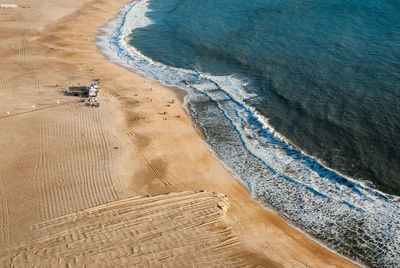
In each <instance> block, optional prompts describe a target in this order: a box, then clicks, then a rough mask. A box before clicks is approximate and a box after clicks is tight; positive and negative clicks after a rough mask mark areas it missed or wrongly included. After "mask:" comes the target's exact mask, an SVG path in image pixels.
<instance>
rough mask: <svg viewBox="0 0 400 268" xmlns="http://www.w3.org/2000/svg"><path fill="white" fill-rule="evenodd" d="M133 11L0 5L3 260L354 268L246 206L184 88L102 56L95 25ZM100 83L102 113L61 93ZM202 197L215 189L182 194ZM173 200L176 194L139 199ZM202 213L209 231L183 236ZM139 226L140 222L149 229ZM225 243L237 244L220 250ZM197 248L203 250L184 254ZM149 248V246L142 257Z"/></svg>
mask: <svg viewBox="0 0 400 268" xmlns="http://www.w3.org/2000/svg"><path fill="white" fill-rule="evenodd" d="M127 3H128V0H115V1H97V0H94V1H82V0H70V1H62V0H32V1H8V2H7V4H17V5H18V6H19V7H18V8H0V148H1V151H0V163H1V164H0V249H2V250H3V251H2V252H3V253H2V254H1V255H0V257H2V258H1V261H4V262H5V263H10V262H11V261H12V260H11V256H19V257H17V258H15V259H13V260H15V261H18V264H20V265H22V266H24V265H23V263H24V264H25V265H27V266H30V265H28V264H27V263H29V264H32V263H36V264H38V266H42V267H43V266H46V265H40V263H41V262H43V264H47V265H50V266H52V265H54V264H56V263H57V262H58V263H59V265H61V264H65V263H67V262H68V263H69V264H72V265H73V264H75V265H77V266H79V265H82V262H85V260H86V261H88V262H89V263H91V264H93V262H92V260H93V256H98V257H99V256H100V255H99V254H103V253H104V252H107V253H104V254H105V255H101V256H102V257H101V258H105V259H107V260H110V264H115V263H118V261H119V260H120V261H121V263H122V262H126V263H128V262H129V263H130V264H132V263H135V264H137V265H139V266H140V265H154V266H158V265H159V264H160V261H161V262H162V263H166V264H168V266H171V267H173V266H181V267H182V266H184V267H187V266H190V265H194V264H195V263H196V262H197V263H198V264H199V265H200V266H208V264H209V265H211V264H213V265H217V266H218V264H221V265H222V264H223V263H225V264H226V265H227V266H238V265H239V264H240V265H242V264H243V265H244V264H248V265H250V266H256V265H262V266H265V267H283V266H284V267H352V266H355V265H354V264H352V263H350V262H349V261H347V260H345V259H343V258H342V257H340V256H338V255H336V254H334V253H332V252H330V251H329V250H327V249H325V248H324V247H322V246H320V245H319V244H317V243H315V242H314V241H312V240H310V239H309V238H307V237H306V236H305V235H304V234H302V233H301V232H299V231H297V230H296V229H294V228H293V227H291V226H289V225H288V224H287V223H286V222H285V220H283V219H282V218H281V217H280V216H278V215H276V214H274V213H272V212H270V211H268V210H266V209H264V208H262V207H261V206H260V205H259V204H258V203H256V202H255V201H253V200H251V198H250V196H249V194H248V192H247V190H246V189H244V188H243V187H242V186H241V185H240V184H239V183H238V182H237V181H235V180H234V179H233V178H232V176H231V174H230V173H229V172H228V171H227V170H226V169H225V168H224V167H223V166H222V165H221V164H220V163H219V162H218V161H217V160H216V159H215V158H214V157H213V156H212V154H211V153H210V151H209V150H208V149H207V147H206V145H205V144H204V142H203V141H202V139H201V137H200V135H199V133H198V132H197V131H196V130H195V128H194V127H193V126H192V124H191V122H190V118H189V117H188V115H187V114H186V113H185V111H184V109H183V108H182V101H181V99H180V98H179V96H178V95H177V93H176V92H174V91H171V90H170V89H168V88H165V87H163V86H161V85H159V84H158V83H156V82H153V81H148V80H146V79H144V78H143V77H141V76H139V75H137V74H133V73H132V72H130V71H128V70H126V69H124V68H122V67H119V66H116V65H115V64H112V63H110V62H109V61H107V59H106V58H105V57H104V56H103V55H102V54H101V53H100V52H98V51H97V48H96V46H95V44H94V41H95V35H96V34H97V33H98V27H99V26H102V25H104V24H105V23H106V22H107V21H108V20H110V19H111V18H112V17H113V16H115V14H117V13H118V11H119V10H120V9H121V8H122V7H123V6H124V4H127ZM93 78H99V79H100V81H101V84H100V86H101V87H102V91H101V92H100V98H99V99H100V102H101V105H100V108H90V107H85V106H84V105H83V104H82V103H78V102H77V98H76V97H70V96H64V94H63V89H64V83H65V82H69V83H75V84H77V83H78V82H79V83H81V84H87V83H89V82H90V80H91V79H93ZM57 100H58V101H59V102H60V104H58V103H57ZM171 100H175V102H174V103H173V104H170V103H169V102H170V101H171ZM168 105H169V106H168ZM33 106H34V108H33ZM7 112H9V113H10V114H9V115H8V114H7ZM164 112H165V113H164ZM198 189H202V190H206V191H208V192H209V193H201V194H199V193H196V192H187V191H192V190H198ZM171 192H181V193H176V194H171V195H161V196H158V197H157V196H156V197H141V198H133V199H132V197H135V196H143V195H152V196H155V195H159V194H164V193H171ZM213 192H220V193H223V194H226V195H227V196H228V198H229V203H230V208H229V210H228V211H227V213H226V214H225V209H226V207H227V205H223V206H222V205H220V203H221V202H223V203H224V204H225V203H226V202H227V201H226V198H225V197H221V195H219V194H213ZM182 195H184V196H185V200H184V201H182V202H180V201H179V202H178V201H177V197H179V196H182ZM199 195H201V196H202V197H201V198H199ZM178 199H179V198H178ZM149 200H150V201H149ZM151 200H158V201H157V202H156V203H154V204H153V205H152V206H151V208H148V207H146V206H144V205H143V206H144V207H140V206H139V207H138V206H137V202H142V203H146V202H152V201H151ZM221 200H222V201H221ZM111 202H117V203H111ZM174 202H175V203H176V204H175V205H171V206H170V205H168V204H173V203H174ZM120 205H122V207H123V208H126V210H124V209H123V208H120V207H119V206H120ZM96 206H100V207H96ZM217 206H218V207H217ZM116 207H117V208H116ZM89 208H90V209H89ZM139 208H140V209H139ZM221 208H222V209H221ZM88 209H89V210H88ZM147 210H148V214H146V216H145V217H146V218H145V219H144V218H141V217H144V216H143V213H147V212H146V211H147ZM121 211H122V212H121ZM177 211H178V212H177ZM124 213H126V214H124ZM199 213H200V214H199ZM67 214H68V215H67ZM63 215H67V216H63ZM61 216H63V217H61ZM161 216H162V217H164V219H160V217H161ZM57 217H61V218H57ZM196 217H200V218H201V221H204V222H209V224H205V225H204V226H203V225H201V226H199V227H196V226H195V227H193V226H191V227H185V226H186V225H185V224H183V222H184V221H187V222H191V219H192V220H193V221H196V219H197V218H196ZM55 218H57V219H55ZM169 218H170V219H171V220H167V219H169ZM52 219H55V220H52ZM180 219H181V220H182V221H183V222H182V225H177V223H179V222H180ZM135 220H138V221H140V220H143V221H144V222H142V223H141V226H140V228H139V227H137V228H136V227H135V225H134V224H133V222H134V221H135ZM189 225H190V224H189ZM174 226H177V227H176V228H175V227H174ZM161 227H162V228H163V230H164V228H165V230H168V235H166V236H165V237H163V236H159V238H157V237H151V238H148V239H147V240H140V239H138V238H137V237H136V236H135V232H138V233H141V232H145V233H146V232H148V231H149V230H150V233H151V234H158V235H159V234H160V232H157V231H156V230H157V228H161ZM115 228H117V229H118V228H120V230H121V231H120V232H116V231H115V230H116V229H115ZM94 232H95V233H96V234H94ZM162 232H163V231H161V233H162ZM191 232H193V233H191ZM224 237H225V238H224ZM34 239H36V240H34ZM224 239H226V241H234V242H232V244H230V243H228V244H229V246H227V247H224V246H223V245H225V244H224V243H225V240H224ZM188 240H194V241H197V242H196V243H199V244H196V243H194V244H193V245H191V246H188V247H185V246H183V245H185V243H187V242H188ZM37 241H40V243H42V244H40V245H41V246H38V245H37V243H36V242H37ZM96 243H98V244H96ZM142 243H143V248H145V250H143V251H135V250H136V249H138V248H140V246H141V245H142ZM146 243H147V244H146ZM148 243H150V244H152V246H150V244H148ZM157 244H158V245H157ZM174 244H176V248H179V250H178V252H179V254H177V253H176V252H177V251H174V250H176V249H174V247H173V245H174ZM94 245H96V246H94ZM196 245H197V246H199V248H201V249H202V250H199V252H201V254H200V253H198V252H197V253H196V251H194V249H195V248H197V246H196ZM180 246H181V247H180ZM131 248H134V250H133V251H132V252H131V251H130V249H131ZM77 249H79V251H77ZM106 249H109V250H106ZM128 249H129V250H128ZM162 249H168V250H165V251H163V250H162ZM211 249H215V250H211ZM222 249H224V250H222ZM146 252H147V253H148V254H150V253H149V252H151V257H148V256H147V255H146V254H147V253H146ZM166 252H167V253H168V254H167V253H166ZM174 252H175V253H174ZM163 254H164V255H163ZM165 254H166V255H165ZM170 254H172V255H173V256H175V257H174V258H171V255H170ZM185 254H186V255H187V256H188V257H185V258H183V257H182V258H180V257H179V256H184V255H185ZM196 254H199V255H198V256H197V255H196ZM78 255H79V256H78ZM190 256H192V257H190ZM75 257H76V258H75ZM99 258H100V257H99ZM169 258H171V259H169ZM21 260H22V262H20V261H21ZM151 260H154V261H155V262H154V263H152V262H151ZM111 261H112V262H111ZM131 261H132V262H131ZM191 261H193V262H192V263H191ZM201 261H206V262H209V263H208V264H207V263H206V262H205V263H204V264H203V265H201Z"/></svg>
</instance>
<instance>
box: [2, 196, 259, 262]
mask: <svg viewBox="0 0 400 268" xmlns="http://www.w3.org/2000/svg"><path fill="white" fill-rule="evenodd" d="M228 207H229V204H228V202H227V198H226V197H225V196H224V195H221V194H217V193H209V192H203V191H197V192H196V191H194V192H193V191H191V192H180V193H172V194H166V195H159V196H153V197H136V198H128V199H124V200H120V201H117V202H113V203H108V204H105V205H101V206H97V207H94V208H90V209H86V210H83V211H79V212H75V213H72V214H68V215H65V216H61V217H58V218H55V219H51V220H49V221H46V222H43V223H40V224H37V225H36V226H35V227H34V233H35V238H34V240H33V241H31V242H28V243H26V244H24V245H21V246H19V247H18V248H11V249H8V250H5V251H3V252H1V254H0V255H1V256H3V257H0V264H2V265H4V266H18V265H20V264H25V265H26V264H29V265H32V266H35V265H38V266H49V265H50V266H51V265H52V264H57V265H58V266H64V267H83V266H85V265H89V266H93V267H98V266H99V265H101V266H107V267H110V266H125V265H126V266H130V267H132V266H133V267H136V266H139V267H161V266H163V267H177V266H179V267H199V266H202V267H250V264H251V263H249V262H248V260H249V259H246V258H245V253H244V252H243V251H242V249H241V246H240V241H239V239H238V238H237V237H236V236H235V235H234V234H233V232H232V228H231V227H230V226H226V225H224V224H223V223H222V221H221V220H222V218H223V217H225V213H226V211H227V209H228ZM254 266H255V265H254V264H253V265H252V267H254Z"/></svg>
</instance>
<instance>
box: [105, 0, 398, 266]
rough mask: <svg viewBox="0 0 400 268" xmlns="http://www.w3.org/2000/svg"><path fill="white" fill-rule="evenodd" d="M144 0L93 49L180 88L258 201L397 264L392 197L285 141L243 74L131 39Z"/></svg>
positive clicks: (353, 250)
mask: <svg viewBox="0 0 400 268" xmlns="http://www.w3.org/2000/svg"><path fill="white" fill-rule="evenodd" d="M148 4H149V0H142V1H136V2H133V3H132V4H129V5H127V6H126V7H125V8H124V9H122V10H121V13H120V14H119V15H118V16H117V17H116V18H115V19H114V20H112V21H110V22H109V23H108V24H107V25H105V27H103V28H101V30H102V31H103V34H102V35H100V36H99V37H98V41H97V44H98V46H99V49H100V50H101V51H102V52H103V53H104V54H105V55H106V56H107V57H108V58H109V59H110V60H111V61H113V62H115V63H118V64H121V65H123V66H125V67H128V68H131V69H132V70H134V71H136V72H138V73H140V74H143V75H144V76H146V77H148V78H150V79H153V80H157V81H159V82H161V83H162V84H164V85H167V86H178V87H180V88H183V89H185V90H186V91H187V92H188V95H187V96H186V98H185V104H189V105H186V108H187V109H188V110H189V112H190V113H191V114H192V115H193V118H194V121H195V122H196V123H197V124H198V125H200V126H201V127H202V128H203V130H204V133H205V135H206V137H207V143H208V144H209V148H210V149H211V150H212V151H213V153H214V154H215V155H216V156H217V157H218V158H219V159H220V160H221V162H222V163H223V164H224V166H226V167H227V168H228V169H229V170H231V172H232V173H233V174H234V176H235V177H236V178H237V179H239V180H240V181H241V182H242V183H243V184H244V185H245V186H247V187H248V188H249V189H250V191H251V193H252V195H253V196H254V197H255V198H256V199H257V200H259V201H260V202H262V203H264V204H268V205H269V206H273V207H274V208H275V209H277V210H278V211H279V212H280V213H281V214H282V215H284V216H285V217H287V218H288V219H290V220H291V221H292V222H294V223H296V224H298V225H300V226H301V227H302V228H304V229H305V230H307V231H308V232H309V233H311V234H313V235H315V236H317V237H318V238H320V239H322V240H323V241H325V243H327V244H328V245H330V246H331V247H332V248H334V249H337V250H338V251H339V252H342V253H343V254H346V255H351V256H352V257H353V258H355V259H356V260H361V261H364V262H367V263H369V264H370V265H372V266H374V265H375V266H377V265H380V266H382V267H394V266H395V265H396V264H398V261H399V260H400V204H399V199H398V197H392V196H388V195H385V194H383V193H381V192H379V191H377V190H375V189H372V188H369V187H367V186H365V185H364V184H363V183H361V182H360V181H357V180H354V179H351V178H347V177H345V176H343V175H341V174H339V173H337V172H335V171H332V170H330V169H328V168H326V167H323V165H321V164H320V163H319V162H318V161H316V160H315V159H312V158H311V157H309V156H307V155H305V154H304V152H301V151H299V150H298V149H295V148H293V147H292V146H290V145H289V144H290V143H289V141H288V140H287V139H285V137H283V136H281V135H279V133H277V132H276V131H275V130H274V129H273V128H272V127H271V126H270V125H269V123H268V119H267V118H265V117H263V116H262V115H260V114H259V113H257V111H255V109H254V108H253V107H250V106H248V105H247V104H246V100H247V99H251V98H255V97H257V96H256V95H255V94H249V93H247V92H246V90H245V86H246V83H245V82H244V79H240V78H238V77H236V76H235V75H230V76H214V75H210V74H202V73H197V72H194V71H192V70H186V69H180V68H174V67H171V66H166V65H163V64H161V63H159V62H154V61H153V60H152V59H150V58H149V57H146V56H144V55H142V54H141V53H140V51H138V50H137V49H136V48H134V47H133V46H131V45H129V41H130V40H129V35H130V33H131V32H132V31H133V30H134V29H137V28H140V27H146V26H148V25H150V24H152V23H153V22H152V21H151V20H150V19H149V18H147V17H146V13H147V12H149V11H150V10H149V8H148ZM216 123H218V124H217V125H218V127H216ZM382 264H383V265H382Z"/></svg>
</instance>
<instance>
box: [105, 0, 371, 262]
mask: <svg viewBox="0 0 400 268" xmlns="http://www.w3.org/2000/svg"><path fill="white" fill-rule="evenodd" d="M134 2H135V1H133V2H132V3H130V4H127V5H126V6H125V8H123V9H121V10H120V12H119V14H118V15H116V16H115V17H114V18H113V19H112V20H110V21H109V22H107V23H106V24H105V25H103V26H101V27H100V28H99V29H100V33H99V34H98V36H102V35H104V36H106V35H107V31H104V30H102V29H104V28H107V25H108V24H110V22H112V21H114V20H116V19H117V18H118V17H120V16H121V15H122V14H123V13H124V12H125V14H126V13H128V12H130V10H131V9H132V8H134V6H132V7H130V8H128V9H127V10H126V11H124V12H123V10H125V9H126V7H127V6H129V5H132V4H133V3H134ZM124 23H125V18H123V20H122V24H120V25H118V27H116V28H118V29H119V30H118V31H119V32H120V29H121V27H122V26H123V24H124ZM97 45H98V47H99V51H100V52H101V53H103V54H104V56H105V57H106V58H108V59H109V60H110V61H112V62H114V63H115V64H117V65H119V66H121V67H123V68H126V69H127V70H129V71H131V72H133V73H136V74H138V75H140V76H141V77H143V78H144V79H147V80H151V81H154V82H156V83H160V82H159V81H157V80H152V79H149V78H147V77H146V76H145V75H144V74H141V73H138V72H136V71H135V70H134V69H133V68H132V67H131V66H130V65H129V64H127V63H125V62H123V61H121V62H115V59H114V60H111V58H109V54H107V53H106V52H103V51H105V50H106V48H104V47H103V48H102V49H101V47H102V45H101V44H97ZM162 86H163V87H165V88H167V89H169V90H170V91H172V92H173V93H174V94H176V95H177V97H178V98H179V100H180V102H181V103H182V107H183V108H184V110H185V111H186V113H187V115H188V117H189V118H190V122H191V123H192V125H193V127H194V128H195V129H196V131H197V132H198V134H199V136H200V138H201V139H202V141H203V142H204V144H205V145H206V146H207V148H208V149H209V151H210V152H211V153H212V155H213V157H214V158H215V159H216V160H217V161H218V162H220V163H221V165H223V166H224V168H225V169H226V170H227V171H228V172H231V171H230V170H229V168H228V167H226V166H225V165H224V164H223V163H222V162H221V160H220V159H218V157H217V156H216V155H215V153H214V151H213V150H212V148H211V145H209V144H208V143H207V140H206V136H205V134H204V131H203V129H202V128H201V126H200V125H197V124H196V123H195V121H194V120H195V118H193V117H192V115H191V114H190V112H189V110H188V108H187V107H186V106H187V105H190V104H189V103H185V100H184V98H185V97H186V96H187V95H188V92H187V91H186V90H185V89H182V88H180V87H178V86H167V85H163V84H162ZM271 128H272V127H271ZM274 132H275V131H274ZM278 136H279V137H280V138H281V139H282V140H284V141H285V142H288V141H287V140H286V138H283V137H282V136H281V135H278ZM289 144H290V143H289ZM291 146H294V145H291ZM294 147H295V146H294ZM295 148H296V149H297V150H298V151H300V152H301V153H302V154H304V155H306V156H307V157H311V156H309V155H307V154H306V153H305V152H303V151H302V150H301V149H299V148H297V147H295ZM329 170H331V171H333V172H337V171H335V170H332V169H329ZM231 175H232V178H233V179H234V180H236V181H237V182H238V183H239V184H240V186H241V187H243V189H245V190H246V191H247V193H248V195H249V196H250V197H251V199H252V200H253V201H255V202H257V203H258V204H259V205H260V206H261V207H262V208H263V209H265V210H267V211H269V212H270V213H273V214H276V215H278V216H279V217H281V218H282V219H284V221H285V222H286V223H287V224H288V225H289V226H291V227H292V228H294V229H295V230H296V231H298V232H300V233H302V234H303V235H305V236H306V237H307V238H308V239H310V240H312V241H313V242H315V243H317V244H319V245H320V246H322V247H323V248H325V249H327V250H329V251H330V252H332V253H333V254H337V255H339V256H340V257H341V258H343V259H345V260H347V261H349V262H351V263H354V264H355V265H358V266H360V267H365V266H363V264H361V263H358V262H356V261H354V260H352V259H350V258H349V257H347V256H345V255H342V254H341V253H339V252H337V251H335V250H334V249H332V248H330V247H329V246H328V245H326V244H324V242H323V241H321V240H320V239H318V238H317V237H315V236H313V235H312V234H310V233H308V232H307V231H305V230H303V229H302V227H301V226H300V225H298V224H296V223H295V222H292V221H291V220H290V219H289V218H287V217H285V216H284V215H282V214H281V213H280V212H279V211H278V210H277V209H275V208H273V207H271V206H269V205H268V204H265V203H264V202H262V201H261V200H258V199H257V197H255V196H253V195H252V193H251V191H250V189H248V188H247V187H246V185H244V183H243V182H242V181H241V180H240V179H239V178H235V177H234V176H233V174H231ZM340 175H342V174H340ZM342 176H343V177H346V178H347V179H350V178H348V177H347V176H345V175H342ZM351 180H353V179H351ZM357 183H360V181H357ZM374 190H376V189H374Z"/></svg>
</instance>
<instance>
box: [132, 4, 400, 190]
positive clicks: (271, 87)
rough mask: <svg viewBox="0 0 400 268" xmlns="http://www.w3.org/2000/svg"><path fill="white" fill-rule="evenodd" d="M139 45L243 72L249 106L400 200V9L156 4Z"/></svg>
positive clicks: (206, 68)
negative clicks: (397, 196)
mask: <svg viewBox="0 0 400 268" xmlns="http://www.w3.org/2000/svg"><path fill="white" fill-rule="evenodd" d="M149 8H150V9H151V10H152V11H151V12H148V13H147V14H146V15H147V17H148V18H150V19H151V20H152V21H153V22H154V24H151V25H148V26H147V27H144V28H139V29H136V30H135V31H134V32H133V33H132V35H131V38H132V45H134V46H135V47H136V48H137V49H138V50H139V51H140V52H141V53H142V54H144V55H145V56H148V57H150V58H151V59H153V60H155V61H158V62H161V63H163V64H166V65H169V66H174V67H178V68H185V69H191V70H195V71H198V72H202V73H210V74H213V75H230V74H235V75H236V76H238V77H240V78H242V79H243V80H245V81H246V83H247V84H246V86H245V87H244V90H245V91H246V92H248V93H251V94H252V95H251V96H252V97H251V98H247V99H245V100H244V101H245V102H246V103H247V104H248V105H250V106H252V107H254V108H255V109H256V110H257V111H258V112H259V113H260V114H262V115H264V116H265V117H266V118H268V119H269V123H270V125H272V126H273V127H274V129H275V130H276V131H277V132H279V133H280V134H281V135H283V136H284V137H286V139H287V140H289V141H290V142H291V144H293V145H294V146H296V147H297V148H299V149H301V150H302V151H304V152H306V153H307V154H308V155H311V156H313V157H315V158H317V159H320V161H321V162H322V163H324V164H325V165H326V166H328V167H329V168H332V169H334V170H338V171H339V172H341V173H342V174H345V175H348V176H350V177H353V178H355V179H362V180H368V181H370V182H372V183H373V185H374V187H376V188H378V189H380V190H382V191H384V192H387V193H390V194H396V195H400V175H399V174H400V1H389V0H385V1H365V0H353V1H340V0H335V1H330V0H329V1H328V0H323V1H304V0H303V1H300V0H291V1H288V0H281V1H277V0H274V1H272V0H258V1H237V0H234V1H232V0H230V1H225V0H222V1H216V0H206V1H204V0H203V1H198V0H190V1H189V0H174V1H161V0H152V1H150V4H149Z"/></svg>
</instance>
